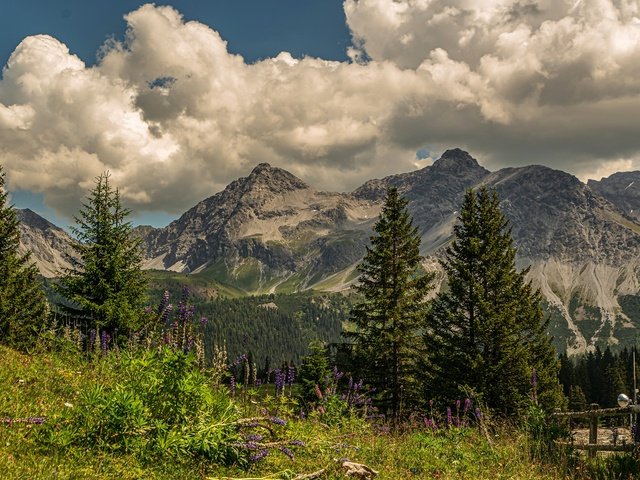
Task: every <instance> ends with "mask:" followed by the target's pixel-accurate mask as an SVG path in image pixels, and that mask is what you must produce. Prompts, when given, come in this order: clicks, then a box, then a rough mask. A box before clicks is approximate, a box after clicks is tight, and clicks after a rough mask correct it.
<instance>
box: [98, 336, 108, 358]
mask: <svg viewBox="0 0 640 480" xmlns="http://www.w3.org/2000/svg"><path fill="white" fill-rule="evenodd" d="M108 342H109V340H108V339H107V331H106V330H103V331H102V333H101V334H100V348H101V349H102V354H103V355H106V354H107V346H108Z"/></svg>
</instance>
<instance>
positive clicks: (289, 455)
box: [279, 447, 295, 460]
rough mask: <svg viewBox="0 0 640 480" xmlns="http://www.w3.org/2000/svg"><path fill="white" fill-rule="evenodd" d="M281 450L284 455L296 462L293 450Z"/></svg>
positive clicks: (285, 448) (284, 448) (283, 448)
mask: <svg viewBox="0 0 640 480" xmlns="http://www.w3.org/2000/svg"><path fill="white" fill-rule="evenodd" d="M279 450H280V451H281V452H282V453H284V454H285V455H286V456H287V457H289V458H290V459H291V460H295V457H294V455H293V452H292V451H291V450H289V449H288V448H287V447H280V448H279Z"/></svg>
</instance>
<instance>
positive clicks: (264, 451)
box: [249, 449, 269, 463]
mask: <svg viewBox="0 0 640 480" xmlns="http://www.w3.org/2000/svg"><path fill="white" fill-rule="evenodd" d="M267 455H269V450H267V449H262V450H258V451H257V452H256V453H254V454H253V455H251V456H250V457H249V461H250V462H252V463H256V462H259V461H260V460H262V459H263V458H264V457H266V456H267Z"/></svg>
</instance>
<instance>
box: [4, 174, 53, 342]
mask: <svg viewBox="0 0 640 480" xmlns="http://www.w3.org/2000/svg"><path fill="white" fill-rule="evenodd" d="M18 225H19V220H18V217H17V215H16V211H15V210H14V208H13V206H12V205H10V204H9V203H8V193H7V191H6V190H5V177H4V172H3V171H2V167H0V342H2V343H5V344H8V345H11V346H14V347H17V348H21V349H25V348H28V347H30V346H32V345H33V343H34V342H35V340H36V338H37V334H38V331H39V330H40V329H41V327H42V325H43V323H44V319H45V316H46V309H47V304H46V300H45V296H44V292H43V290H42V285H41V284H40V281H39V280H38V269H37V268H36V266H35V265H34V264H33V263H32V262H31V261H30V254H29V253H25V254H23V253H20V251H19V246H20V231H19V229H18Z"/></svg>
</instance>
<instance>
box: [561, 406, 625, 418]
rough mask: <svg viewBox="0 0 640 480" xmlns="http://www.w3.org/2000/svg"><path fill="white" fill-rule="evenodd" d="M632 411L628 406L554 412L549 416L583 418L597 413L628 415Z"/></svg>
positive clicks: (600, 414) (602, 414)
mask: <svg viewBox="0 0 640 480" xmlns="http://www.w3.org/2000/svg"><path fill="white" fill-rule="evenodd" d="M630 413H633V411H632V410H631V409H630V408H629V407H625V408H620V407H615V408H600V409H598V410H595V411H594V410H586V411H583V412H555V413H552V414H551V416H552V417H554V418H584V417H591V416H592V415H594V414H595V415H598V416H599V417H615V416H618V415H629V414H630Z"/></svg>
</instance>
